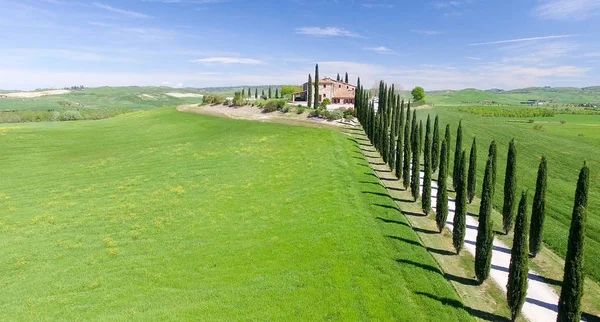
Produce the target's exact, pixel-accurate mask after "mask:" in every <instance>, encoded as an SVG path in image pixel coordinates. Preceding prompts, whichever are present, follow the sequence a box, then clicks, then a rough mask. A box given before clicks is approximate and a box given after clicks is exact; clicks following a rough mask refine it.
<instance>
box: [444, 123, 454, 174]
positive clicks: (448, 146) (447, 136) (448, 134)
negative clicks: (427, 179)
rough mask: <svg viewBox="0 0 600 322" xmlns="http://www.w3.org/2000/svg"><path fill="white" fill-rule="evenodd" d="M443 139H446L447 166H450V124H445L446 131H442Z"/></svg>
mask: <svg viewBox="0 0 600 322" xmlns="http://www.w3.org/2000/svg"><path fill="white" fill-rule="evenodd" d="M444 140H446V161H448V166H450V149H451V146H452V142H451V139H450V124H446V133H444Z"/></svg>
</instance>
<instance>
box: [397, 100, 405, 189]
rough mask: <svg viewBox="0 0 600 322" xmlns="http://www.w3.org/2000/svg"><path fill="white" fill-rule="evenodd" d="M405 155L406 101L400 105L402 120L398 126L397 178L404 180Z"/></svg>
mask: <svg viewBox="0 0 600 322" xmlns="http://www.w3.org/2000/svg"><path fill="white" fill-rule="evenodd" d="M403 153H404V101H402V104H401V105H400V120H399V124H398V140H397V142H396V178H398V180H400V179H401V178H402V170H403V161H404V160H402V154H403Z"/></svg>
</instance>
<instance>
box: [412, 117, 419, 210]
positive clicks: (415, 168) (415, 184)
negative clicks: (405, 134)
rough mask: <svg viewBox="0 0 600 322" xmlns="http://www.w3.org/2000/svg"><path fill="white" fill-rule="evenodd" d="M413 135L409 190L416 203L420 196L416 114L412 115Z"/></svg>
mask: <svg viewBox="0 0 600 322" xmlns="http://www.w3.org/2000/svg"><path fill="white" fill-rule="evenodd" d="M413 124H414V126H413V129H412V131H413V135H412V146H411V147H410V149H411V151H412V172H411V178H410V189H411V192H412V197H413V199H415V201H417V199H419V195H420V191H419V190H420V189H419V188H420V186H421V185H420V182H419V179H420V177H419V176H420V174H421V171H420V168H421V167H420V155H421V153H420V151H419V127H418V126H417V113H413Z"/></svg>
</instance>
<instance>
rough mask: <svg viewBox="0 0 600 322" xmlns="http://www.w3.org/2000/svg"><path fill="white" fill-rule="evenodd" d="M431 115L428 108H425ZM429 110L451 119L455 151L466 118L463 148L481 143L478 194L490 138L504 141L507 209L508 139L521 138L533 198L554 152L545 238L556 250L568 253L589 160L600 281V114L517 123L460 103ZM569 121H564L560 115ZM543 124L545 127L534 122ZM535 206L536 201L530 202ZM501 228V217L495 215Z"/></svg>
mask: <svg viewBox="0 0 600 322" xmlns="http://www.w3.org/2000/svg"><path fill="white" fill-rule="evenodd" d="M419 113H420V114H419V116H420V117H426V113H427V111H421V112H419ZM429 113H432V114H435V113H437V114H439V116H440V122H441V125H442V124H443V126H442V127H441V128H442V131H443V127H444V126H445V124H446V123H450V124H451V128H452V145H453V147H452V155H454V144H455V140H456V128H457V126H458V122H459V120H461V119H462V121H463V130H464V136H463V140H464V141H463V148H464V149H467V151H469V150H470V147H471V141H472V139H473V137H474V136H475V137H477V143H478V149H477V152H478V156H477V160H478V187H477V188H478V195H480V193H481V181H482V179H483V172H484V170H485V160H486V159H487V153H488V147H489V144H490V142H491V141H492V140H493V139H495V140H496V142H497V143H498V152H499V154H498V177H497V182H496V194H495V199H494V207H495V208H496V209H502V201H503V197H504V196H503V191H504V190H503V186H504V174H505V169H506V156H507V150H508V143H509V141H510V140H511V139H512V138H515V140H516V143H517V150H518V155H517V161H518V163H517V185H518V189H519V191H520V190H521V189H529V202H530V203H531V202H532V199H533V194H534V192H535V182H536V176H537V168H538V165H539V161H540V157H541V156H542V155H545V156H546V157H547V158H548V171H549V173H548V192H547V198H546V200H547V207H546V210H547V217H546V224H545V235H544V242H545V243H546V244H547V245H548V246H549V247H550V248H552V249H553V250H554V251H555V252H557V253H558V254H560V255H561V256H564V255H565V254H566V250H567V240H568V236H569V227H570V223H571V212H572V207H573V199H574V194H575V187H576V183H577V177H578V173H579V170H580V169H581V166H582V165H583V162H584V160H587V164H588V165H589V167H590V176H591V178H590V191H589V205H588V216H587V227H586V229H587V231H586V236H587V238H586V249H585V251H586V257H585V260H586V263H585V270H586V272H587V274H588V275H589V276H591V277H592V278H594V279H595V280H596V281H600V217H599V216H598V215H597V214H599V213H600V140H599V139H600V116H599V115H556V116H554V117H540V118H534V120H535V123H526V121H527V119H526V120H522V121H525V122H524V123H514V122H508V121H515V120H518V119H512V118H511V119H509V118H500V117H480V116H477V115H473V114H470V113H464V112H458V111H457V109H456V108H451V107H438V108H434V109H433V110H429ZM561 120H564V121H566V123H565V124H560V121H561ZM536 126H541V128H537V129H536V128H534V127H536ZM529 209H531V206H530V207H529ZM495 221H496V224H497V229H498V230H500V227H501V218H496V219H495Z"/></svg>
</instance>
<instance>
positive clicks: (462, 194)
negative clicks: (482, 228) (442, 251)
mask: <svg viewBox="0 0 600 322" xmlns="http://www.w3.org/2000/svg"><path fill="white" fill-rule="evenodd" d="M459 158H460V159H459V160H460V162H459V164H460V166H459V167H458V182H457V185H456V210H455V212H454V222H453V229H452V244H453V245H454V249H456V253H457V254H459V253H460V251H461V249H462V248H463V245H464V242H465V232H466V230H465V227H466V220H467V151H463V152H462V153H461V155H460V157H459Z"/></svg>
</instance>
